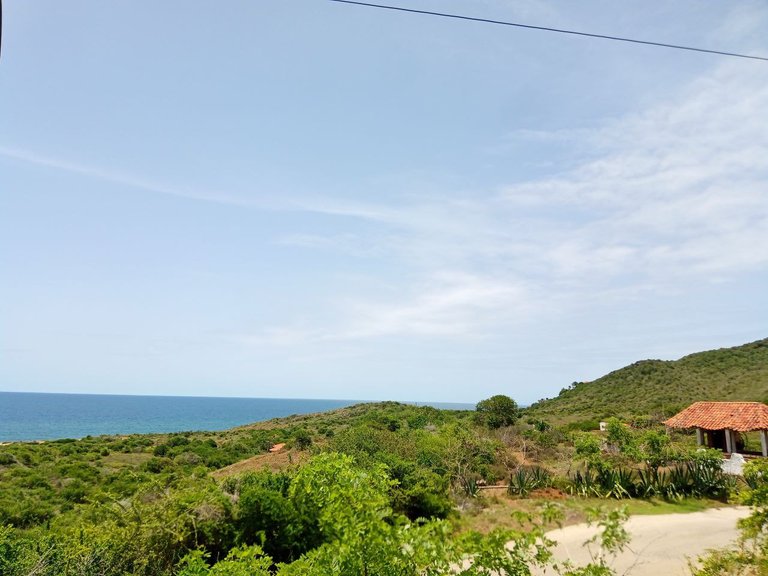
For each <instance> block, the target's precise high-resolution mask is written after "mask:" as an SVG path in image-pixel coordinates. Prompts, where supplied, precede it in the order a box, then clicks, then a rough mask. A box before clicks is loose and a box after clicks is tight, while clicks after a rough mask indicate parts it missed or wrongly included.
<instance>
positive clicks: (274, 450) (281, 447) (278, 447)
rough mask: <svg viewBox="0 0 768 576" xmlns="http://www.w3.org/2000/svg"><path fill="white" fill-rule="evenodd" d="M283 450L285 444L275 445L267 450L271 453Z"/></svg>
mask: <svg viewBox="0 0 768 576" xmlns="http://www.w3.org/2000/svg"><path fill="white" fill-rule="evenodd" d="M283 448H285V442H283V443H281V444H275V445H274V446H272V448H270V449H269V451H270V452H272V453H274V452H280V450H282V449H283Z"/></svg>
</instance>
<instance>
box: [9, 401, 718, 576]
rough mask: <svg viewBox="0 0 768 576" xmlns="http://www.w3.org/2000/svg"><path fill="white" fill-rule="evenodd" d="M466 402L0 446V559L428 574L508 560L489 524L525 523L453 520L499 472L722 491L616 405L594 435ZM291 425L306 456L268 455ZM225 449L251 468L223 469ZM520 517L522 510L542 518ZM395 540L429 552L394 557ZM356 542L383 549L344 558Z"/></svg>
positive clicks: (647, 489) (138, 568)
mask: <svg viewBox="0 0 768 576" xmlns="http://www.w3.org/2000/svg"><path fill="white" fill-rule="evenodd" d="M476 418H477V417H476V412H472V411H446V410H436V409H434V408H427V407H416V406H407V405H402V404H397V403H379V404H366V405H359V406H352V407H349V408H344V409H341V410H337V411H334V412H329V413H325V414H317V415H309V416H295V417H289V418H284V419H277V420H274V421H271V422H265V423H259V424H256V425H253V426H247V427H241V428H236V429H233V430H229V431H225V432H220V433H208V432H195V433H191V432H190V433H182V434H167V435H136V436H126V437H112V436H105V437H100V438H83V439H81V440H64V441H56V442H45V443H41V444H36V443H16V444H12V445H8V446H3V447H0V456H2V459H1V460H0V462H3V463H2V464H0V525H3V526H5V527H4V528H3V532H2V538H3V540H2V542H1V543H0V556H2V558H3V560H2V561H3V562H5V566H19V568H14V569H13V570H14V571H11V569H10V568H7V569H6V568H5V567H4V570H5V572H2V571H0V573H2V574H9V575H12V576H20V575H23V576H28V574H29V573H30V571H32V570H33V568H32V567H34V566H36V565H37V564H36V563H40V565H41V566H45V570H42V569H41V571H38V572H36V573H39V574H51V575H52V574H63V575H69V574H73V575H74V574H94V575H95V574H99V575H102V576H110V575H112V574H115V575H117V574H126V573H130V574H137V575H139V576H170V575H171V574H174V573H179V572H181V573H184V574H186V575H187V576H188V575H189V574H197V573H199V574H208V573H209V572H208V570H212V572H210V573H211V574H229V573H232V574H236V573H238V572H237V570H241V569H244V568H243V566H248V568H247V569H248V570H252V571H253V572H254V573H259V572H258V571H259V570H262V569H267V570H269V571H270V573H275V572H279V573H280V574H286V575H287V574H294V573H296V574H298V573H301V572H300V571H299V568H298V567H299V566H304V567H305V568H306V569H307V570H311V566H310V564H311V565H315V564H316V565H317V566H325V567H326V568H328V564H324V563H330V562H342V560H343V562H344V563H345V564H344V565H345V566H347V567H348V568H345V569H349V570H353V569H354V570H357V569H360V567H361V566H363V567H364V566H367V569H368V570H374V571H373V572H370V573H371V574H373V573H381V574H387V573H389V572H386V570H388V568H387V567H386V566H399V567H401V569H402V571H401V572H398V574H409V573H425V572H424V570H427V567H430V566H432V567H435V568H434V570H433V572H426V573H435V574H439V573H442V572H440V571H439V570H438V568H437V567H439V566H442V565H443V564H441V562H454V561H455V560H456V558H460V557H465V556H466V555H467V554H470V555H473V556H475V555H476V556H479V557H485V556H483V555H484V554H487V555H488V556H487V558H488V562H491V563H492V562H501V564H500V566H513V565H522V564H520V562H523V560H519V559H515V558H511V557H500V556H499V554H503V551H502V550H501V548H498V545H499V544H500V543H501V542H502V540H503V539H504V538H508V539H511V540H515V539H519V538H523V536H525V537H526V538H527V534H528V533H527V532H525V533H524V534H523V533H522V532H521V531H520V530H519V529H516V528H515V526H516V524H515V522H514V521H513V519H512V518H507V520H506V521H505V522H504V523H503V525H502V526H501V527H502V531H501V532H493V531H491V533H489V535H488V536H486V537H481V536H478V535H471V534H467V535H464V534H459V533H456V532H455V529H454V528H453V526H454V520H455V519H456V517H457V515H459V514H461V510H470V509H472V510H476V509H482V507H484V506H488V505H492V504H491V503H490V501H489V499H488V498H487V497H485V496H484V494H483V490H482V487H483V485H489V484H493V483H496V482H499V483H502V484H504V485H508V486H510V488H509V491H510V492H511V493H512V496H511V497H512V498H517V499H519V498H523V499H524V498H528V497H530V496H534V495H535V494H536V492H537V490H541V489H542V488H546V489H551V490H554V491H556V492H559V493H562V492H565V493H571V494H574V495H584V496H595V495H598V496H600V497H604V498H605V497H611V498H628V497H647V496H653V497H659V498H670V499H677V498H682V497H684V496H686V495H692V496H694V497H717V498H723V497H725V496H726V495H727V494H728V491H729V490H730V489H731V487H729V486H724V487H723V486H721V485H720V482H721V480H722V479H721V478H720V477H719V476H718V475H717V473H718V471H719V467H718V468H717V470H715V466H714V464H712V463H714V462H715V461H716V460H717V462H718V466H719V458H720V456H719V454H718V455H717V456H715V455H714V454H709V455H707V454H705V455H703V456H698V458H699V459H701V460H702V462H698V461H696V460H693V458H694V457H693V456H691V455H690V454H689V451H688V449H687V447H686V446H685V445H684V443H683V444H680V443H679V442H676V441H670V439H669V438H668V437H667V436H666V435H665V434H664V433H663V432H662V431H660V430H659V429H657V428H652V427H651V428H647V427H644V428H634V427H631V426H628V425H626V424H625V423H622V422H620V421H618V420H616V421H611V422H610V423H609V430H608V432H607V433H605V434H600V433H597V432H591V433H585V432H577V433H573V432H570V431H568V430H564V429H561V428H558V427H556V426H552V425H551V424H549V423H548V422H546V421H543V420H534V421H531V422H522V421H521V420H517V421H516V422H515V424H514V425H512V426H502V427H498V428H491V427H489V426H487V423H485V422H478V421H477V419H476ZM297 438H305V439H306V440H307V441H306V445H307V446H306V450H305V451H304V452H302V454H305V455H306V457H305V458H304V459H303V460H302V461H301V462H300V463H298V464H293V465H291V464H290V462H291V461H290V459H289V458H283V459H282V460H281V462H283V463H284V464H283V467H282V468H281V469H274V470H273V469H270V462H274V461H276V460H273V459H272V457H275V458H277V457H279V456H280V457H282V456H281V455H279V454H270V453H269V452H268V451H269V448H270V447H271V446H272V445H273V444H275V443H282V442H291V441H294V442H295V440H296V439H297ZM683 440H687V438H683ZM289 455H290V453H289ZM254 456H257V458H253V457H254ZM707 458H709V459H710V460H711V463H709V464H707V463H706V462H704V460H706V459H707ZM236 459H239V460H241V461H242V462H245V463H248V462H252V467H251V468H250V469H248V468H246V467H238V468H237V470H238V471H239V472H238V473H237V474H235V475H230V474H229V473H226V474H223V472H226V470H228V469H229V468H225V467H226V466H227V465H228V464H230V463H232V461H233V460H236ZM694 465H695V466H699V467H701V468H700V469H699V470H698V471H701V470H703V469H705V468H706V469H707V470H709V471H710V472H711V474H710V479H711V481H712V482H710V484H706V483H705V484H702V483H698V484H697V483H695V482H692V480H691V478H692V476H693V475H695V474H694V471H693V470H692V469H691V470H688V469H687V468H686V467H687V466H694ZM707 466H708V467H709V468H707ZM678 468H679V470H678ZM697 474H698V472H697ZM697 474H696V475H697ZM673 480H674V481H673ZM671 487H674V488H671ZM350 498H352V499H350ZM507 498H510V497H507ZM331 510H333V511H334V512H333V516H334V517H333V518H331V517H329V514H330V512H329V511H331ZM534 520H535V518H533V519H529V521H528V524H527V525H529V526H534V527H535V526H537V525H538V526H543V524H542V522H541V521H538V522H537V521H534ZM362 526H367V527H368V528H365V530H363V528H361V527H362ZM355 527H356V528H355ZM361 530H363V532H361ZM510 530H511V532H510ZM521 542H522V540H521ZM409 547H413V548H414V549H417V550H421V548H420V547H427V549H429V550H432V552H430V554H434V555H435V556H423V555H419V554H421V552H419V553H418V554H417V553H416V552H413V553H412V554H411V555H410V556H408V555H406V556H402V554H404V552H403V550H407V549H409ZM352 548H354V550H353V549H352ZM361 550H362V551H366V550H367V551H369V552H370V551H371V550H376V553H377V554H380V555H381V557H382V558H390V560H389V561H388V563H386V566H384V564H376V565H367V564H360V562H363V560H361V558H362V556H361V555H363V552H361ZM424 553H425V554H426V552H424ZM398 554H399V555H400V556H398ZM388 555H389V556H388ZM505 558H506V559H505ZM542 558H543V557H542ZM483 561H485V560H483ZM530 561H532V560H531V557H526V559H525V561H524V563H527V562H530ZM537 561H538V560H537ZM308 562H309V564H308ZM504 563H507V564H504ZM515 563H517V564H515ZM480 565H481V564H478V566H480ZM0 566H3V565H2V564H0ZM24 567H26V568H24ZM211 567H213V568H211ZM289 567H290V568H289ZM430 569H431V568H430ZM24 570H28V571H27V572H24ZM46 570H47V572H46ZM227 570H230V572H227ZM291 570H293V571H291ZM378 570H381V572H377V571H378ZM414 570H416V571H417V572H413V571H414ZM418 570H421V571H422V572H418ZM195 571H197V572H195ZM308 573H311V572H308ZM318 573H319V572H318ZM328 573H333V572H328ZM339 573H341V572H339ZM347 573H351V572H347ZM470 573H473V572H467V574H470ZM474 573H482V572H474ZM513 573H514V572H513Z"/></svg>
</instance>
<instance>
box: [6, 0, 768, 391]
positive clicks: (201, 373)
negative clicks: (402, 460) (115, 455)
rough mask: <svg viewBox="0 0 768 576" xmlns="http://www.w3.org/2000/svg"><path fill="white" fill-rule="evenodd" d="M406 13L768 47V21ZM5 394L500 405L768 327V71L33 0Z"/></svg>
mask: <svg viewBox="0 0 768 576" xmlns="http://www.w3.org/2000/svg"><path fill="white" fill-rule="evenodd" d="M400 5H403V6H408V7H413V8H418V9H425V10H430V9H431V10H440V11H446V12H450V11H454V12H460V13H463V14H468V15H472V16H478V17H485V18H495V19H505V20H514V21H520V22H526V23H529V24H534V25H544V26H553V27H559V28H570V29H577V30H585V31H590V32H595V33H601V34H611V35H625V36H631V37H635V38H642V39H650V40H656V41H660V42H669V43H675V44H689V45H697V46H702V47H705V48H712V49H720V50H729V51H742V52H749V53H755V54H760V55H766V54H768V34H766V29H768V7H766V5H765V3H763V2H757V1H746V2H739V3H733V2H728V1H725V0H719V1H718V0H712V1H709V2H699V1H695V2H694V1H680V2H675V3H656V4H653V3H651V4H649V3H647V2H639V1H636V2H634V1H628V2H621V3H617V2H608V1H593V0H590V1H585V2H578V3H575V2H566V1H560V2H556V1H539V0H523V1H519V2H512V1H507V0H463V1H461V2H459V1H454V0H439V1H438V0H431V1H430V0H412V1H408V2H404V1H401V2H400ZM3 8H4V11H5V13H4V20H3V24H4V32H3V52H2V57H0V271H1V274H2V282H0V389H3V390H10V391H46V392H101V393H135V394H185V395H212V396H256V397H260V396H267V397H311V398H350V399H396V400H422V401H445V402H451V401H456V402H475V401H477V400H480V399H482V398H484V397H488V396H490V395H492V394H497V393H504V394H509V395H510V396H512V397H514V398H516V399H517V400H518V401H519V402H521V403H528V402H532V401H535V400H537V399H539V398H542V397H547V396H553V395H555V394H557V392H558V391H559V390H560V389H561V388H563V387H565V386H567V385H569V384H570V383H571V382H573V381H581V380H591V379H594V378H597V377H599V376H601V375H603V374H605V373H606V372H608V371H610V370H614V369H616V368H619V367H621V366H624V365H626V364H629V363H631V362H634V361H636V360H640V359H643V358H662V359H674V358H678V357H680V356H682V355H685V354H688V353H691V352H695V351H699V350H704V349H709V348H717V347H722V346H732V345H737V344H741V343H745V342H749V341H753V340H756V339H759V338H764V337H766V336H768V334H766V326H768V297H767V296H766V289H765V287H766V285H768V129H766V128H768V112H767V111H768V64H767V63H765V62H758V61H748V60H736V59H730V58H725V57H719V56H710V55H703V54H695V53H689V52H681V51H671V50H662V49H657V48H649V47H643V46H637V45H629V44H619V43H612V42H607V41H601V40H589V39H583V38H575V37H568V36H563V35H556V34H548V33H542V32H534V31H527V30H519V29H512V28H506V27H497V26H490V25H483V24H477V23H470V22H459V21H451V20H445V19H439V18H432V17H425V16H416V15H407V14H398V13H389V12H382V11H377V10H372V9H365V8H359V7H354V6H345V5H341V4H336V3H332V2H328V1H325V0H256V1H254V0H250V1H248V2H240V1H235V0H233V1H232V2H227V3H214V2H198V1H189V0H187V1H185V2H176V1H172V0H169V1H166V2H146V1H138V2H137V1H134V2H125V1H116V2H97V1H96V0H74V1H68V2H59V1H52V0H39V1H37V2H24V1H22V0H6V2H4V6H3Z"/></svg>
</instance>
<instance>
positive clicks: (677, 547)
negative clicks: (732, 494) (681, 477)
mask: <svg viewBox="0 0 768 576" xmlns="http://www.w3.org/2000/svg"><path fill="white" fill-rule="evenodd" d="M748 514H749V508H746V507H743V506H742V507H737V508H717V509H712V510H706V511H704V512H691V513H688V514H660V515H657V516H633V517H631V518H630V519H629V520H628V521H627V523H626V524H625V528H626V529H627V531H628V532H629V534H630V537H631V540H630V543H629V547H628V548H627V549H625V550H624V552H622V553H621V554H619V556H618V557H617V558H616V559H615V561H614V562H613V563H612V565H613V567H614V569H615V571H616V574H618V575H620V576H683V575H685V576H688V575H689V574H690V570H689V569H688V558H691V559H695V558H696V557H698V556H700V555H701V554H703V553H704V552H706V551H707V550H708V549H710V548H721V547H723V546H726V545H728V544H730V543H731V542H733V541H734V540H735V539H736V538H737V537H738V535H739V531H738V529H737V527H736V522H737V520H738V519H739V518H744V517H746V516H747V515H748ZM596 530H597V529H596V528H595V527H589V526H586V525H585V524H578V525H575V526H568V527H567V528H562V529H560V530H553V531H551V532H549V533H548V534H547V536H549V537H550V538H551V539H552V540H554V541H556V542H557V543H558V544H557V547H556V548H555V557H556V559H557V560H558V561H562V560H566V559H570V560H572V561H573V562H574V563H575V564H576V565H584V564H586V563H587V562H589V560H590V554H589V551H588V550H587V548H585V547H584V546H583V544H584V542H585V541H586V540H588V539H590V538H591V537H592V536H594V535H595V533H596ZM592 547H593V548H595V547H594V546H592ZM538 574H539V575H543V574H546V575H550V574H554V572H553V571H552V570H549V571H545V572H539V573H538Z"/></svg>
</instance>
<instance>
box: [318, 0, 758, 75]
mask: <svg viewBox="0 0 768 576" xmlns="http://www.w3.org/2000/svg"><path fill="white" fill-rule="evenodd" d="M329 1H330V2H338V3H339V4H354V5H355V6H365V7H367V8H379V9H381V10H393V11H396V12H409V13H411V14H424V15H427V16H439V17H441V18H453V19H455V20H469V21H471V22H482V23H484V24H498V25H501V26H514V27H515V28H527V29H529V30H543V31H545V32H557V33H559V34H571V35H573V36H586V37H588V38H601V39H603V40H614V41H616V42H630V43H632V44H645V45H647V46H657V47H660V48H673V49H675V50H688V51H690V52H704V53H706V54H718V55H720V56H731V57H734V58H749V59H750V60H763V61H765V62H768V58H766V57H763V56H753V55H750V54H739V53H737V52H723V51H721V50H707V49H706V48H696V47H693V46H681V45H679V44H666V43H664V42H651V41H650V40H637V39H635V38H624V37H622V36H608V35H605V34H591V33H589V32H577V31H576V30H564V29H562V28H550V27H548V26H533V25H531V24H520V23H518V22H507V21H505V20H491V19H490V18H476V17H474V16H462V15H461V14H449V13H447V12H433V11H431V10H416V9H415V8H404V7H402V6H390V5H388V4H373V3H371V2H359V1H358V0H329Z"/></svg>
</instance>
